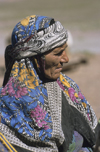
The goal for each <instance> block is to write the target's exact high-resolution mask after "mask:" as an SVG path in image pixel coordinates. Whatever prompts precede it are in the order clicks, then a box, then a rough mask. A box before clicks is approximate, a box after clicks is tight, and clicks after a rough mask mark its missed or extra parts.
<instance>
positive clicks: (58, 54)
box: [55, 50, 64, 56]
mask: <svg viewBox="0 0 100 152" xmlns="http://www.w3.org/2000/svg"><path fill="white" fill-rule="evenodd" d="M63 51H64V50H62V51H61V52H59V53H57V54H55V55H56V56H60V55H62V53H63Z"/></svg>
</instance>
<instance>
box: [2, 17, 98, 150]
mask: <svg viewBox="0 0 100 152" xmlns="http://www.w3.org/2000/svg"><path fill="white" fill-rule="evenodd" d="M67 37H68V36H67V32H66V30H65V29H64V28H63V26H62V25H61V23H60V22H58V21H57V22H55V21H54V19H52V18H48V17H45V16H29V17H27V18H26V19H24V20H22V21H21V22H19V23H18V24H17V25H16V26H15V28H14V30H13V33H12V45H11V46H8V47H7V49H6V52H5V59H6V69H7V70H6V73H5V78H4V83H3V87H2V88H1V89H0V115H1V123H0V132H2V134H3V135H4V136H5V137H6V138H7V140H8V141H9V142H10V143H11V144H13V145H15V146H19V147H22V148H25V149H27V150H30V151H35V152H45V151H48V152H58V148H59V147H60V146H61V145H62V144H63V142H64V141H65V135H64V133H63V130H62V125H61V122H62V115H61V111H62V92H63V93H64V95H65V98H66V101H68V104H69V105H70V106H72V107H74V108H75V109H76V110H77V111H78V112H79V113H80V115H82V116H83V117H84V119H85V122H86V124H88V126H89V129H90V131H91V132H92V133H94V132H95V131H94V130H95V127H96V125H97V120H96V116H95V113H94V112H93V110H92V108H91V106H90V105H89V103H88V102H87V100H86V99H85V97H84V96H83V95H82V94H81V91H80V89H79V87H78V86H77V84H76V83H75V82H74V81H73V80H71V79H70V78H69V77H67V76H66V75H64V74H62V73H61V74H60V77H59V78H58V80H57V81H53V82H51V81H50V82H47V81H44V79H42V78H43V77H42V76H43V73H42V71H41V68H40V64H39V60H38V57H39V55H41V54H42V53H44V52H46V51H48V50H50V49H52V48H55V47H58V46H61V45H63V44H64V43H65V42H66V41H67ZM35 55H37V56H35ZM41 77H42V78H41ZM66 119H67V116H66ZM87 134H88V133H87ZM89 141H91V142H92V144H91V146H93V144H94V143H93V140H92V139H91V140H90V139H89ZM70 144H73V143H72V141H71V142H69V143H68V145H70Z"/></svg>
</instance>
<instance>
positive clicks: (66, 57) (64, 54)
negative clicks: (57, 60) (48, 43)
mask: <svg viewBox="0 0 100 152" xmlns="http://www.w3.org/2000/svg"><path fill="white" fill-rule="evenodd" d="M61 62H62V63H67V62H69V58H68V56H67V54H66V52H65V51H64V52H63V54H62V57H61Z"/></svg>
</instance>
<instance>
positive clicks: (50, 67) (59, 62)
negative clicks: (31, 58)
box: [44, 43, 69, 80]
mask: <svg viewBox="0 0 100 152" xmlns="http://www.w3.org/2000/svg"><path fill="white" fill-rule="evenodd" d="M66 47H67V44H66V43H65V44H64V45H62V46H60V47H57V48H55V49H53V50H52V51H50V52H49V53H47V54H46V55H45V69H44V74H45V77H46V78H48V79H52V80H56V79H57V78H58V77H59V76H60V72H61V70H62V66H63V63H67V62H68V61H69V59H68V56H67V54H66V52H65V49H66Z"/></svg>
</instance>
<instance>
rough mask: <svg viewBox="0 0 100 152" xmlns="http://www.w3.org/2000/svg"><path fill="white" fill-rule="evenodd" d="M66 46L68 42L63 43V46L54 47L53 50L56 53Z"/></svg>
mask: <svg viewBox="0 0 100 152" xmlns="http://www.w3.org/2000/svg"><path fill="white" fill-rule="evenodd" d="M66 47H67V43H65V44H63V45H61V46H59V47H57V48H55V49H53V50H52V52H55V53H56V52H58V51H60V50H63V49H65V48H66Z"/></svg>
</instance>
